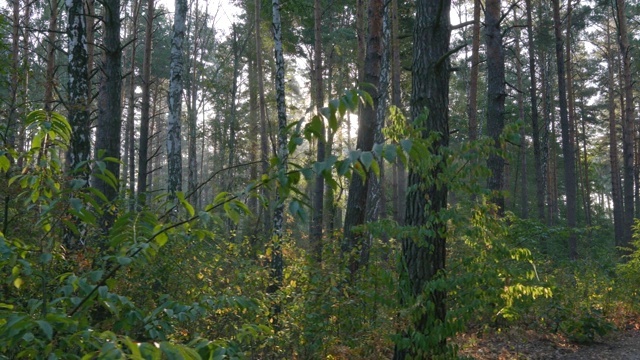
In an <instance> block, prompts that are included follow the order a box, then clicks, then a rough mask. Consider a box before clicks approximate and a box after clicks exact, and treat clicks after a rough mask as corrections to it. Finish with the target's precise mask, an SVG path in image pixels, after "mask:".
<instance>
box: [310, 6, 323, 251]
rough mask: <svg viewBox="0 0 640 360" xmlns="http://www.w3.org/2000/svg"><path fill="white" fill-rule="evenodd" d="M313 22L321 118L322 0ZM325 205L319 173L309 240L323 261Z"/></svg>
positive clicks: (318, 158)
mask: <svg viewBox="0 0 640 360" xmlns="http://www.w3.org/2000/svg"><path fill="white" fill-rule="evenodd" d="M313 23H314V35H313V36H314V46H313V49H314V50H313V54H314V58H313V63H314V66H315V69H314V78H315V99H314V100H315V104H316V113H317V115H318V117H319V118H320V119H322V116H321V115H320V113H321V112H320V109H322V105H323V103H324V88H323V82H322V34H321V33H320V30H321V24H322V9H321V5H320V0H314V1H313ZM320 123H321V124H322V125H323V126H322V127H321V128H320V132H321V134H322V136H321V137H319V138H318V144H317V146H318V149H317V154H316V161H317V162H322V161H324V159H325V152H326V146H327V144H326V141H325V139H324V137H326V131H325V127H324V121H322V120H321V121H320ZM323 206H324V174H322V173H318V174H317V176H316V178H315V183H314V189H313V209H312V212H313V217H312V219H311V227H310V231H309V241H310V243H311V247H312V248H313V257H314V258H315V260H316V261H318V262H320V261H322V218H323Z"/></svg>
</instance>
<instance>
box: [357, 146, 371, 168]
mask: <svg viewBox="0 0 640 360" xmlns="http://www.w3.org/2000/svg"><path fill="white" fill-rule="evenodd" d="M360 161H362V165H364V168H365V169H366V170H369V168H370V167H371V163H372V162H373V154H372V153H371V152H369V151H365V152H363V153H362V154H361V155H360Z"/></svg>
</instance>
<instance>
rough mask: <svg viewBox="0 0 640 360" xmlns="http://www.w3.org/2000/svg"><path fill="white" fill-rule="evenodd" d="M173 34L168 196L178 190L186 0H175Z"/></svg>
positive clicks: (168, 129)
mask: <svg viewBox="0 0 640 360" xmlns="http://www.w3.org/2000/svg"><path fill="white" fill-rule="evenodd" d="M175 9H176V12H175V15H174V18H173V36H172V38H171V68H170V79H169V100H168V103H169V117H168V119H167V162H168V167H169V174H168V186H167V188H168V191H169V194H170V196H171V197H174V196H175V194H176V192H179V191H182V144H181V141H182V138H181V132H180V119H181V115H182V68H183V59H182V44H183V42H184V33H185V26H186V23H185V21H186V17H187V2H186V0H176V1H175Z"/></svg>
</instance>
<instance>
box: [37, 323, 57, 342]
mask: <svg viewBox="0 0 640 360" xmlns="http://www.w3.org/2000/svg"><path fill="white" fill-rule="evenodd" d="M36 323H38V326H40V330H42V332H43V333H44V335H45V336H46V337H47V339H49V340H51V339H52V338H53V328H52V327H51V324H49V323H48V322H46V321H44V320H36Z"/></svg>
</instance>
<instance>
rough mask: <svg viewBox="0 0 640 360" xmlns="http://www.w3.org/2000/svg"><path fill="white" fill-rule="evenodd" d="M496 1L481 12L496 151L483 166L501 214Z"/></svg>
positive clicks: (502, 93)
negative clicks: (483, 12)
mask: <svg viewBox="0 0 640 360" xmlns="http://www.w3.org/2000/svg"><path fill="white" fill-rule="evenodd" d="M500 20H501V13H500V0H487V2H486V11H485V35H486V46H487V83H488V87H487V135H488V136H489V137H490V138H492V139H493V142H494V146H495V148H496V153H492V154H490V155H489V159H488V160H487V167H488V168H489V170H491V176H490V177H489V179H488V184H487V185H488V187H489V190H491V191H492V192H493V194H492V202H493V203H494V204H495V205H496V206H497V207H498V215H499V216H502V215H504V195H503V194H502V192H503V191H504V189H505V187H504V184H505V182H504V167H505V161H504V158H503V157H502V155H501V154H500V152H501V149H502V144H501V142H500V135H501V134H502V131H503V130H504V101H505V98H506V96H507V93H506V90H505V78H504V48H503V46H502V33H501V30H500Z"/></svg>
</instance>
